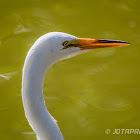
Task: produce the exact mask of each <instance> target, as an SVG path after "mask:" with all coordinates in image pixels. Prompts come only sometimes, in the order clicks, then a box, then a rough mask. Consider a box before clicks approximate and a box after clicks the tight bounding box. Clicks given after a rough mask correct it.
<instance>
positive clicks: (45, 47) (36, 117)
mask: <svg viewBox="0 0 140 140" xmlns="http://www.w3.org/2000/svg"><path fill="white" fill-rule="evenodd" d="M126 45H130V43H129V42H124V41H115V40H101V39H82V38H77V37H75V36H72V35H69V34H66V33H62V32H50V33H47V34H45V35H43V36H41V37H40V38H39V39H37V41H36V42H35V43H34V44H33V46H32V47H31V48H30V50H29V52H28V54H27V57H26V60H25V63H24V67H23V74H22V100H23V106H24V111H25V116H26V118H27V120H28V122H29V124H30V126H31V127H32V129H33V130H34V132H35V133H36V136H37V139H38V140H64V138H63V136H62V134H61V131H60V129H59V127H58V125H57V123H56V121H55V120H54V118H53V117H52V116H51V114H50V113H49V112H48V110H47V108H46V106H45V102H44V98H43V80H44V76H45V73H46V70H47V69H48V68H49V67H50V66H51V65H52V64H54V63H56V62H58V61H60V60H63V59H67V58H70V57H73V56H76V55H77V54H80V53H83V52H86V51H89V50H92V49H95V48H108V47H120V46H126Z"/></svg>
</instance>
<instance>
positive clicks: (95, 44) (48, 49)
mask: <svg viewBox="0 0 140 140" xmlns="http://www.w3.org/2000/svg"><path fill="white" fill-rule="evenodd" d="M127 45H130V43H129V42H126V41H120V40H108V39H89V38H78V37H75V36H73V35H70V34H66V33H62V32H50V33H47V34H45V35H43V36H41V37H40V38H39V39H38V40H37V41H36V42H35V44H34V47H36V46H39V47H38V48H39V49H40V50H42V53H47V56H48V55H49V56H51V57H52V56H53V58H54V59H57V60H58V61H59V60H62V59H67V58H70V57H73V56H75V55H78V54H81V53H83V52H87V51H90V50H93V49H98V48H110V47H122V46H127ZM42 48H44V49H42Z"/></svg>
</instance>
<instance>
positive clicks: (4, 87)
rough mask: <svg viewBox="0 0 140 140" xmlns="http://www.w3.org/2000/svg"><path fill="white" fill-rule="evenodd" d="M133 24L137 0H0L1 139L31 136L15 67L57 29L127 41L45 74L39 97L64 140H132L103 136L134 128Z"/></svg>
mask: <svg viewBox="0 0 140 140" xmlns="http://www.w3.org/2000/svg"><path fill="white" fill-rule="evenodd" d="M139 25H140V1H139V0H86V1H84V0H75V1H74V0H71V1H64V0H53V1H49V0H46V1H45V0H22V1H20V0H19V1H18V0H11V1H10V0H4V1H0V139H1V140H35V139H36V137H35V134H34V133H33V131H32V129H31V128H30V126H29V124H28V122H27V120H26V118H25V115H24V110H23V106H22V100H21V75H22V67H23V64H24V60H25V57H26V54H27V52H28V50H29V48H30V47H31V45H32V44H33V43H34V41H35V40H36V39H37V38H38V37H39V36H41V35H43V34H45V33H47V32H51V31H61V32H66V33H69V34H73V35H75V36H78V37H82V38H85V37H86V38H98V39H99V38H101V39H116V40H123V41H129V42H131V43H132V44H131V46H127V47H120V48H109V49H97V50H93V51H91V52H88V53H85V54H82V55H79V56H76V57H74V58H71V59H68V60H64V61H61V62H59V63H57V64H55V65H53V66H52V67H51V68H50V69H49V70H48V71H47V75H46V78H45V83H44V98H45V101H46V105H47V108H48V110H49V111H50V113H51V114H52V116H54V118H55V119H56V120H57V121H58V125H59V127H60V129H61V132H62V133H63V136H64V138H65V140H85V139H87V140H139V139H140V135H134V134H126V135H125V134H120V135H113V134H108V135H107V134H105V130H106V129H111V131H114V129H117V128H118V129H123V128H124V129H127V128H129V129H140V81H139V80H140V62H139V61H140V27H139Z"/></svg>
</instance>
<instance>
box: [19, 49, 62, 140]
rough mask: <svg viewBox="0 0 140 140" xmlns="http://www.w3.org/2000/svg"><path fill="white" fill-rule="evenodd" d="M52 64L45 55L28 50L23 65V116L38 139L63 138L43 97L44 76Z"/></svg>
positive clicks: (59, 139) (51, 139)
mask: <svg viewBox="0 0 140 140" xmlns="http://www.w3.org/2000/svg"><path fill="white" fill-rule="evenodd" d="M52 64H53V62H52V61H50V60H49V58H48V59H47V57H46V56H43V55H40V54H39V53H37V52H35V51H32V50H30V51H29V52H28V55H27V57H26V60H25V64H24V67H23V74H22V100H23V106H24V111H25V116H26V118H27V120H28V122H29V124H30V125H31V127H32V129H33V130H34V132H35V133H36V135H37V137H38V139H39V140H63V136H62V134H61V132H60V130H59V127H58V125H57V123H56V122H55V120H54V119H53V117H52V116H51V115H50V113H49V112H48V110H47V108H46V106H45V102H44V98H43V80H44V76H45V73H46V70H47V68H49V67H50V66H51V65H52Z"/></svg>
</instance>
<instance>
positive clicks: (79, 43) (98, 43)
mask: <svg viewBox="0 0 140 140" xmlns="http://www.w3.org/2000/svg"><path fill="white" fill-rule="evenodd" d="M70 43H71V44H73V45H74V46H75V47H79V48H81V49H82V50H85V49H97V48H110V47H122V46H127V45H130V44H131V43H130V42H126V41H120V40H106V39H86V38H77V39H74V40H72V41H70Z"/></svg>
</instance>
